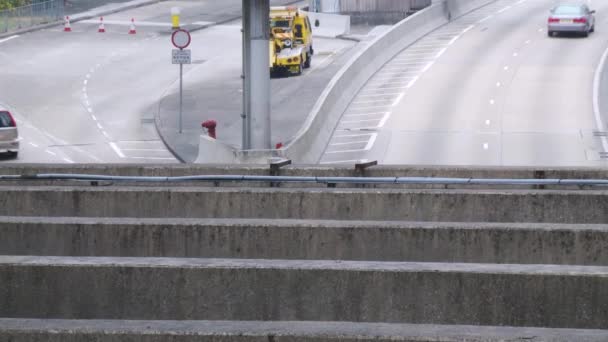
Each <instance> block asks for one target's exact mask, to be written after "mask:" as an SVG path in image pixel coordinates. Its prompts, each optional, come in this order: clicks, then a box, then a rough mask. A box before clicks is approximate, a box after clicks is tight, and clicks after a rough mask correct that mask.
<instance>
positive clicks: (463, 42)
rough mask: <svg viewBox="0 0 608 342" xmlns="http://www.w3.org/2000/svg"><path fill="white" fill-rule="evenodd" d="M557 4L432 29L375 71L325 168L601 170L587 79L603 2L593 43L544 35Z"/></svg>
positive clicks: (607, 19)
mask: <svg viewBox="0 0 608 342" xmlns="http://www.w3.org/2000/svg"><path fill="white" fill-rule="evenodd" d="M555 3H557V1H554V0H519V1H516V0H499V1H496V2H495V3H493V4H491V5H488V6H486V7H483V8H481V9H479V10H477V11H475V12H472V13H470V14H468V15H466V16H464V17H462V18H459V19H458V20H456V21H454V22H452V23H450V24H448V25H446V26H444V27H442V28H440V29H439V30H436V31H435V32H433V33H432V34H430V35H428V36H427V37H425V38H423V39H421V40H420V41H418V42H417V43H416V44H414V45H413V46H411V47H410V48H407V49H406V50H404V51H403V52H402V53H401V54H399V55H398V56H396V57H395V58H394V59H393V60H392V61H391V62H389V63H388V64H387V65H386V66H385V67H384V68H383V69H382V70H381V71H380V72H379V73H377V74H376V75H375V76H374V77H373V78H372V79H371V80H370V81H369V82H368V84H367V85H366V86H365V87H364V88H363V89H362V90H361V92H360V93H359V94H358V95H357V96H356V98H355V99H354V101H353V102H352V103H351V104H350V106H349V108H348V109H347V111H346V112H345V113H344V115H343V117H342V119H341V121H340V124H339V126H338V127H337V129H336V131H335V133H334V136H333V138H332V140H331V141H330V143H329V145H328V147H327V149H326V151H325V154H324V155H323V157H322V160H321V162H322V163H352V162H354V161H361V160H378V161H379V162H381V163H384V164H420V165H431V164H432V165H488V166H598V165H605V162H604V160H603V159H602V157H606V152H608V151H606V150H604V147H605V146H604V145H607V144H605V142H604V143H603V142H602V140H605V138H602V135H604V134H605V131H606V127H605V126H604V122H605V121H606V120H605V119H602V116H601V115H598V114H600V113H596V112H595V111H594V105H593V104H594V101H593V99H594V79H595V77H596V72H597V69H598V65H599V63H600V60H601V59H602V55H603V54H604V51H605V50H606V48H607V47H608V35H606V33H607V32H608V2H606V1H599V0H594V1H589V3H590V5H591V7H592V9H596V10H597V28H596V30H597V33H595V34H592V35H591V36H590V37H589V38H587V39H585V38H579V37H572V36H570V37H559V38H549V37H548V36H547V32H546V20H547V17H548V14H549V9H550V8H551V7H552V6H553V5H554V4H555Z"/></svg>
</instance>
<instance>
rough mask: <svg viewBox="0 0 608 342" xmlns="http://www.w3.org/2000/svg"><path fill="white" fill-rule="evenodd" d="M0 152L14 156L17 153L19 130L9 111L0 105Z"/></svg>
mask: <svg viewBox="0 0 608 342" xmlns="http://www.w3.org/2000/svg"><path fill="white" fill-rule="evenodd" d="M0 153H6V154H7V155H9V156H12V157H16V156H17V153H19V132H18V131H17V123H16V122H15V119H14V118H13V116H12V115H11V113H10V112H9V111H8V110H6V109H3V108H2V107H0Z"/></svg>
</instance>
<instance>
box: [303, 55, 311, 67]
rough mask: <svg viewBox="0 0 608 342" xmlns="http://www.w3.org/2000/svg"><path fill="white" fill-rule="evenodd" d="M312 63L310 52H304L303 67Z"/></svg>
mask: <svg viewBox="0 0 608 342" xmlns="http://www.w3.org/2000/svg"><path fill="white" fill-rule="evenodd" d="M311 63H312V56H311V55H310V54H308V53H307V54H306V63H304V67H305V68H306V69H308V68H310V64H311Z"/></svg>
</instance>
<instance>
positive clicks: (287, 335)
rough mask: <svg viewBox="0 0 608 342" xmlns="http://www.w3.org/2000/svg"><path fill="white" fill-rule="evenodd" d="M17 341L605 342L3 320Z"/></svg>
mask: <svg viewBox="0 0 608 342" xmlns="http://www.w3.org/2000/svg"><path fill="white" fill-rule="evenodd" d="M0 340H2V341H7V340H8V341H11V342H124V341H129V342H178V341H179V342H258V341H259V342H268V341H276V342H301V341H312V342H326V341H341V342H372V341H376V342H390V341H400V342H437V341H443V342H461V341H465V340H466V341H468V342H496V341H544V342H557V341H559V342H566V341H586V342H600V341H601V342H605V341H606V340H608V332H606V331H600V330H571V329H539V328H511V327H479V326H449V325H446V326H439V325H417V324H386V323H384V324H382V323H349V322H260V321H255V322H244V321H180V322H177V321H169V322H162V321H107V320H32V319H0Z"/></svg>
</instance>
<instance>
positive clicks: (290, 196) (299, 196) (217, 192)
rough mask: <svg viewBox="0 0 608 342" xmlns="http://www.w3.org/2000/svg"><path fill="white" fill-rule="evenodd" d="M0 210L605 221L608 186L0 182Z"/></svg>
mask: <svg viewBox="0 0 608 342" xmlns="http://www.w3.org/2000/svg"><path fill="white" fill-rule="evenodd" d="M0 215H4V216H50V217H57V216H80V217H165V218H169V217H181V218H289V219H329V220H391V221H392V220H398V221H401V220H406V221H444V222H445V221H450V222H547V223H548V222H553V223H606V222H608V192H606V191H532V190H530V191H523V190H520V191H516V190H513V191H498V190H496V191H490V190H487V191H474V190H380V189H378V190H365V189H350V190H347V189H345V190H342V189H340V190H319V189H306V190H302V189H270V188H269V189H263V188H259V189H256V188H251V189H247V188H245V189H239V188H237V189H229V188H160V187H150V188H141V187H120V188H113V187H109V188H108V187H99V188H85V187H82V188H81V187H67V186H66V187H2V188H0Z"/></svg>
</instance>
